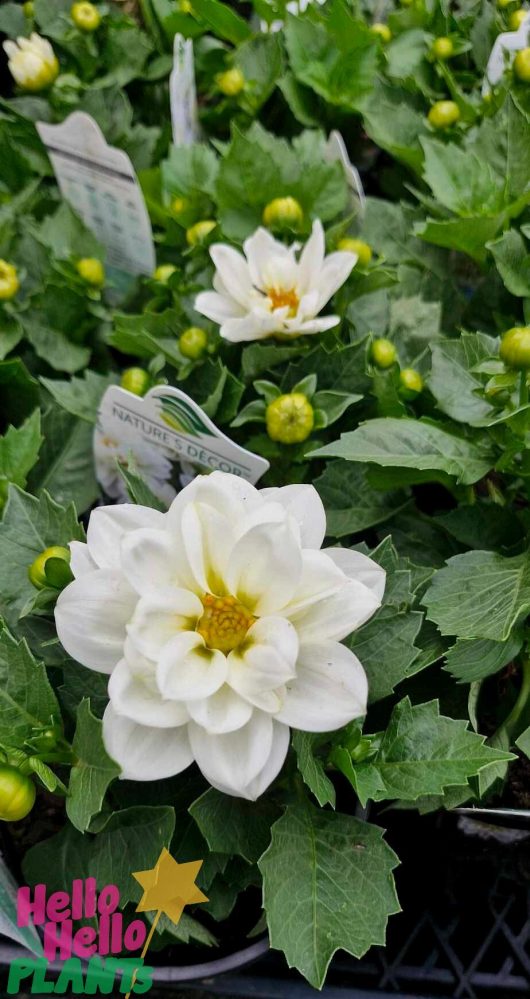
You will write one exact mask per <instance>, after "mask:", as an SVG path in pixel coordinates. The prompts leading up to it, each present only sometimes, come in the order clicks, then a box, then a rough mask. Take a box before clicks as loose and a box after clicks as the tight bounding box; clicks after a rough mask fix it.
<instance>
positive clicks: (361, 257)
mask: <svg viewBox="0 0 530 999" xmlns="http://www.w3.org/2000/svg"><path fill="white" fill-rule="evenodd" d="M337 250H346V252H347V253H356V254H357V262H358V263H359V264H360V265H361V267H368V264H369V263H370V261H371V259H372V247H371V246H369V244H368V243H365V242H364V240H362V239H353V238H352V237H351V236H344V237H343V239H339V241H338V243H337Z"/></svg>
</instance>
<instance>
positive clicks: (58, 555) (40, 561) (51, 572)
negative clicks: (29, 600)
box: [28, 545, 72, 590]
mask: <svg viewBox="0 0 530 999" xmlns="http://www.w3.org/2000/svg"><path fill="white" fill-rule="evenodd" d="M50 559H52V560H53V564H52V565H50V566H49V567H48V566H47V563H48V562H49V561H50ZM60 563H63V566H64V568H63V569H62V571H61V566H60ZM28 577H29V581H30V583H32V584H33V586H34V587H35V588H36V589H37V590H43V589H44V587H45V586H53V587H55V588H56V589H62V588H63V586H66V585H67V583H70V582H71V580H72V571H71V569H70V551H69V549H68V548H63V547H62V546H61V545H51V546H50V548H45V549H44V551H43V552H41V553H40V555H37V558H36V559H34V561H33V562H32V563H31V565H30V567H29V569H28Z"/></svg>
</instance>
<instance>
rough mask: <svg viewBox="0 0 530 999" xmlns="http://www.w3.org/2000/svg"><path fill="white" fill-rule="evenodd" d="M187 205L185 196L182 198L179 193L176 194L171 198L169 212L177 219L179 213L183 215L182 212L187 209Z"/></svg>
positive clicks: (188, 204)
mask: <svg viewBox="0 0 530 999" xmlns="http://www.w3.org/2000/svg"><path fill="white" fill-rule="evenodd" d="M189 206H190V203H189V201H188V199H187V198H182V197H181V196H180V195H177V197H176V198H173V201H172V202H171V205H170V209H171V213H172V215H174V216H175V218H177V219H178V218H180V216H181V215H184V212H186V211H187V210H188V208H189Z"/></svg>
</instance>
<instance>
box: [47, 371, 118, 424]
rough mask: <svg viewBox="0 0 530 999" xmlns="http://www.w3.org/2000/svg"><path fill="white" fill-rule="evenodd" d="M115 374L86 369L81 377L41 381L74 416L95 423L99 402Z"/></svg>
mask: <svg viewBox="0 0 530 999" xmlns="http://www.w3.org/2000/svg"><path fill="white" fill-rule="evenodd" d="M116 381H117V379H116V378H115V376H114V375H100V374H98V372H97V371H84V372H83V374H82V376H81V377H79V378H70V379H69V380H68V381H62V380H59V379H57V378H41V382H42V384H43V385H44V387H45V388H46V389H48V392H50V394H51V395H52V396H53V398H54V399H55V401H56V402H57V403H58V404H59V406H62V408H63V409H65V410H66V411H67V412H68V413H71V414H72V416H78V417H79V418H80V419H81V420H86V421H87V423H92V424H93V423H95V422H96V418H97V414H98V408H99V404H100V402H101V399H102V398H103V395H104V393H105V391H106V389H107V388H108V387H109V386H110V385H114V384H115V383H116Z"/></svg>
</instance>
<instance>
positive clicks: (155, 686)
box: [55, 472, 385, 799]
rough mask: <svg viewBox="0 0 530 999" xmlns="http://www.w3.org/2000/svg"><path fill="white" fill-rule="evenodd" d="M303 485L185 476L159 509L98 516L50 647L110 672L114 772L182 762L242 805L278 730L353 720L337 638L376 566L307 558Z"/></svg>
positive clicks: (108, 738) (355, 675)
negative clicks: (262, 485) (265, 485)
mask: <svg viewBox="0 0 530 999" xmlns="http://www.w3.org/2000/svg"><path fill="white" fill-rule="evenodd" d="M325 528H326V518H325V513H324V508H323V506H322V502H321V500H320V498H319V496H318V493H317V492H316V490H315V489H314V488H313V487H312V486H300V485H292V486H285V487H283V488H281V489H263V490H258V489H256V488H255V487H254V486H251V485H250V484H249V483H247V482H245V481H243V480H242V479H239V478H237V477H236V476H232V475H228V474H226V473H224V472H213V473H212V474H211V475H208V476H198V477H197V478H196V479H194V481H193V482H192V483H190V485H189V486H186V488H185V489H183V490H182V492H181V493H179V495H178V496H177V497H176V499H175V500H174V501H173V503H172V505H171V507H170V509H169V510H168V512H167V513H165V514H163V513H158V512H157V511H155V510H151V509H148V508H146V507H141V506H132V505H123V506H114V507H100V508H99V509H96V510H95V511H94V512H93V513H92V515H91V518H90V523H89V526H88V534H87V544H82V543H81V542H78V541H73V542H72V544H71V546H70V547H71V551H72V561H71V567H72V571H73V573H74V576H75V577H76V578H75V579H74V581H73V582H72V583H70V584H69V585H68V586H67V587H66V589H65V590H63V592H62V593H61V595H60V597H59V599H58V601H57V606H56V610H55V620H56V624H57V633H58V635H59V638H60V640H61V642H62V644H63V646H64V648H65V649H66V651H67V652H68V653H69V654H70V655H71V656H72V657H73V658H74V659H76V660H77V661H78V662H80V663H83V665H84V666H88V667H89V668H90V669H94V670H98V671H99V672H103V673H110V680H109V697H110V703H109V705H108V707H107V709H106V711H105V716H104V719H103V735H104V741H105V746H106V749H107V752H108V753H109V755H110V756H111V757H113V759H114V760H116V761H117V763H118V764H119V765H120V766H121V768H122V777H124V778H129V779H131V780H157V779H159V778H164V777H170V776H172V775H173V774H177V773H179V772H180V771H181V770H184V769H185V768H186V767H187V766H189V764H190V763H192V761H193V760H195V762H196V763H197V764H198V766H199V767H200V769H201V771H202V773H203V774H204V776H205V777H206V779H207V780H208V781H209V782H210V784H212V785H213V786H214V787H216V788H218V789H219V790H220V791H224V792H225V793H227V794H232V795H236V796H238V797H243V798H249V799H255V798H257V797H258V796H259V795H260V794H262V792H263V791H264V790H265V789H266V788H267V787H268V785H269V784H270V783H271V781H272V780H274V778H275V777H276V775H277V774H278V773H279V771H280V769H281V767H282V764H283V762H284V759H285V755H286V753H287V748H288V743H289V728H290V727H293V728H297V729H304V730H306V731H310V732H327V731H330V730H333V729H337V728H340V727H341V726H342V725H345V724H346V723H347V722H349V721H351V720H352V719H353V718H357V717H359V716H361V715H363V714H364V713H365V711H366V698H367V681H366V676H365V673H364V670H363V668H362V666H361V664H360V662H359V661H358V659H357V658H356V656H355V655H354V654H353V652H351V651H350V649H348V648H347V647H346V646H345V645H341V644H340V642H341V639H343V638H345V637H346V635H349V634H350V632H352V631H353V630H354V629H355V628H358V627H359V626H360V625H362V624H364V622H365V621H367V620H368V618H370V617H371V616H372V614H373V613H374V611H376V610H377V608H378V607H379V606H380V603H381V599H382V595H383V591H384V586H385V573H384V570H383V569H381V568H380V566H378V565H377V564H376V563H375V562H373V561H372V560H371V559H369V558H367V557H366V556H365V555H361V554H360V553H359V552H355V551H349V550H348V549H346V548H328V549H325V550H324V551H320V546H321V544H322V541H323V539H324V534H325Z"/></svg>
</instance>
